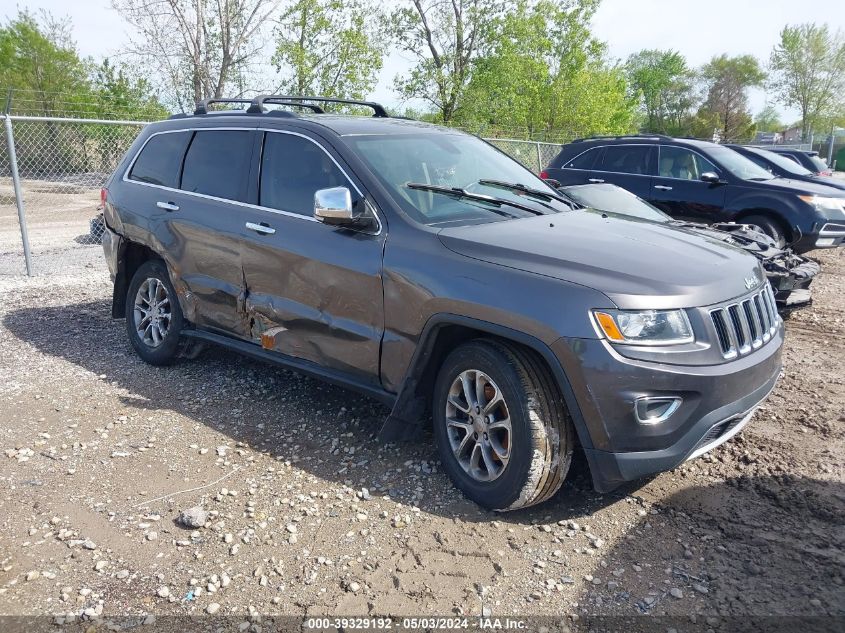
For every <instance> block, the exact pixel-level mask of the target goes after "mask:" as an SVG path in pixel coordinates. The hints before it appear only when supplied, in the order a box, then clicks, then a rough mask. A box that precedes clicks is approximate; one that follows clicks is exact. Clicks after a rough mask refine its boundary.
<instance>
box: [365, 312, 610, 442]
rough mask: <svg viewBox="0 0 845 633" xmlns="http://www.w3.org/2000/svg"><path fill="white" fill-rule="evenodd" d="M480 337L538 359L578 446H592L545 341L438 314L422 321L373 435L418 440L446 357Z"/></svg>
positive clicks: (577, 409) (520, 333) (576, 403)
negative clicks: (392, 400)
mask: <svg viewBox="0 0 845 633" xmlns="http://www.w3.org/2000/svg"><path fill="white" fill-rule="evenodd" d="M485 337H486V338H490V337H492V338H496V339H501V340H504V341H508V342H510V343H515V344H518V345H520V346H522V347H524V348H526V349H529V350H531V351H533V352H534V353H536V354H537V355H538V356H539V357H540V359H541V361H542V362H543V364H544V365H545V368H546V369H548V371H549V372H550V373H551V375H552V377H553V378H554V379H555V382H556V383H557V385H558V387H559V388H560V391H561V393H562V394H563V399H564V402H565V404H566V406H567V409H568V410H569V415H570V417H571V419H572V422H573V424H574V426H575V432H576V434H577V436H578V441H579V443H580V445H581V446H582V447H585V448H592V445H593V443H592V439H591V438H590V434H589V431H588V430H587V425H586V422H585V421H584V417H583V414H582V412H581V408H580V406H579V405H578V401H577V400H576V398H575V392H574V391H573V389H572V385H571V384H570V382H569V379H568V378H567V376H566V372H565V371H564V370H563V366H562V365H561V364H560V362H559V361H558V359H557V357H556V356H555V355H554V352H553V351H552V349H551V348H550V347H549V346H548V345H547V344H546V343H544V342H543V341H542V340H540V339H538V338H536V337H535V336H532V335H530V334H527V333H525V332H521V331H519V330H514V329H512V328H509V327H507V326H502V325H498V324H496V323H490V322H488V321H482V320H479V319H474V318H471V317H465V316H460V315H455V314H444V313H441V314H436V315H434V316H432V317H431V318H429V320H428V321H427V322H426V325H425V327H424V328H423V331H422V334H421V335H420V339H419V343H418V345H417V349H416V351H415V352H414V355H413V357H412V358H411V362H410V363H409V366H408V370H407V371H406V373H405V378H404V379H403V381H402V385H401V387H400V389H399V393H398V394H397V397H396V402H395V403H394V405H393V410H392V411H391V412H390V415H389V416H388V417H387V419H386V420H385V422H384V425H383V426H382V428H381V431H380V432H379V438H380V439H381V440H382V441H388V442H389V441H402V440H410V439H417V438H419V437H420V435H421V433H422V429H423V425H424V422H425V420H426V419H427V414H428V409H429V404H430V402H431V395H432V391H433V389H434V381H435V380H436V378H437V372H438V370H439V369H440V366H441V365H442V364H443V361H444V360H445V358H446V356H447V355H448V354H449V352H451V351H452V350H453V349H454V348H455V347H457V346H458V345H460V344H461V343H464V342H466V341H469V340H473V339H477V338H485Z"/></svg>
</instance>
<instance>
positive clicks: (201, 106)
mask: <svg viewBox="0 0 845 633" xmlns="http://www.w3.org/2000/svg"><path fill="white" fill-rule="evenodd" d="M212 103H252V99H224V98H219V99H203V100H202V101H198V102H197V107H196V109H195V110H194V114H197V115H199V114H208V106H210V105H211V104H212Z"/></svg>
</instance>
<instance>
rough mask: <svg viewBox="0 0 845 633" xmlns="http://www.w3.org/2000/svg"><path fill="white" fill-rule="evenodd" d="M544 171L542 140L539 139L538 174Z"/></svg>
mask: <svg viewBox="0 0 845 633" xmlns="http://www.w3.org/2000/svg"><path fill="white" fill-rule="evenodd" d="M541 171H543V153H542V152H541V151H540V141H537V175H539V174H540V172H541Z"/></svg>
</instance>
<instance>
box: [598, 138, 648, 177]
mask: <svg viewBox="0 0 845 633" xmlns="http://www.w3.org/2000/svg"><path fill="white" fill-rule="evenodd" d="M650 154H651V148H650V147H649V146H648V145H609V146H608V147H606V148H605V150H604V156H603V157H602V160H601V167H599V169H601V170H602V171H612V172H616V173H619V174H641V175H647V174H648V173H649V156H650Z"/></svg>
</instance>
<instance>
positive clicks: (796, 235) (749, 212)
mask: <svg viewBox="0 0 845 633" xmlns="http://www.w3.org/2000/svg"><path fill="white" fill-rule="evenodd" d="M755 215H757V216H762V217H764V218H766V219H768V220H771V221H772V222H774V223H775V225H777V226H779V227H780V228H781V229H782V230H783V234H784V237H785V238H786V241H787V243H791V242H794V241H796V240H797V239H800V238H801V235H802V233H801V229H799V228H798V227H796V226H793V225H792V223H791V222H789V221H788V220H787V219H786V218H785V217H784V215H783V214H782V213H778V212H777V211H774V210H772V209H771V208H769V207H751V208H747V209H743V210H742V211H739V212H738V213H737V214H736V215H735V216H734V221H736V222H740V223H741V222H742V221H743V220H744V219H745V218H750V217H752V216H755Z"/></svg>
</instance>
